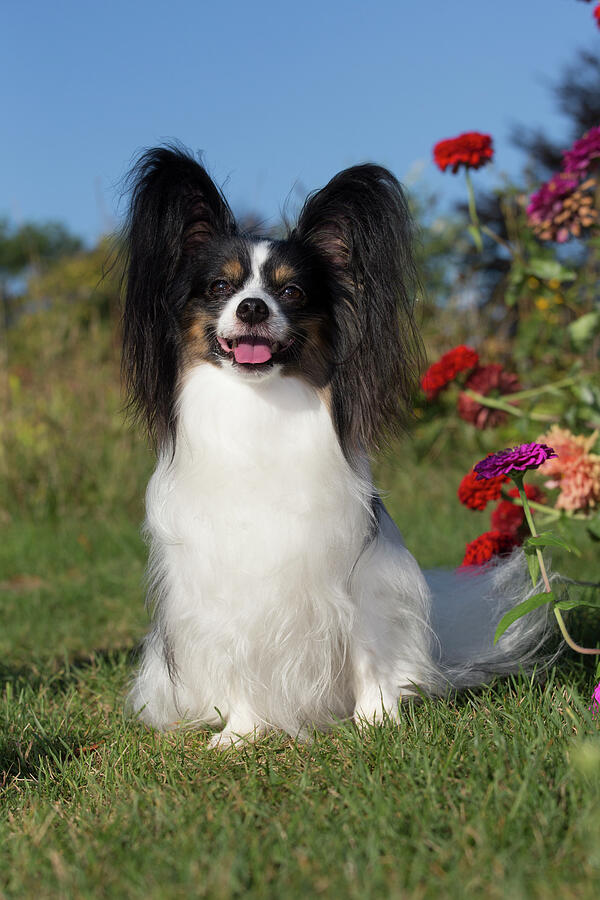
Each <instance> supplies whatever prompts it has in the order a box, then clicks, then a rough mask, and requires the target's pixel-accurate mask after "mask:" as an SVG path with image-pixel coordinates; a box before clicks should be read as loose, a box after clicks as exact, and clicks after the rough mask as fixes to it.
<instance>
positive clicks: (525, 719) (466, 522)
mask: <svg viewBox="0 0 600 900" xmlns="http://www.w3.org/2000/svg"><path fill="white" fill-rule="evenodd" d="M416 455H417V454H416V451H413V450H411V451H408V450H407V451H406V454H405V458H403V460H402V465H399V464H398V463H399V456H398V454H397V455H396V459H395V460H393V459H388V461H386V462H384V463H382V464H381V465H380V467H379V481H380V483H382V485H383V487H384V490H385V491H386V492H387V502H388V505H389V507H390V509H391V510H392V512H393V514H394V516H395V518H396V520H397V521H398V523H399V525H400V527H401V528H402V530H403V531H404V533H405V537H406V539H407V542H408V544H409V546H410V548H411V549H412V550H413V551H414V552H415V553H416V555H417V556H418V557H419V559H420V560H421V561H422V562H423V564H425V565H428V566H430V565H437V564H440V565H441V564H445V565H456V564H457V562H459V561H460V558H461V553H462V548H463V544H464V541H465V540H468V539H470V538H472V537H474V536H475V535H476V534H478V533H479V532H480V531H482V530H485V529H486V528H487V527H488V526H487V524H486V523H487V517H486V514H475V513H471V512H469V511H468V510H465V509H462V508H461V507H460V506H459V504H458V503H457V502H456V500H455V489H456V483H457V479H458V478H459V477H460V474H461V472H462V471H463V469H464V462H462V463H460V462H457V463H455V464H454V465H453V466H450V467H449V466H448V465H446V466H445V467H443V468H441V467H438V468H436V467H435V466H424V465H421V464H419V462H418V460H417V459H416V458H415V457H416ZM142 489H143V485H142V484H141V483H140V486H139V490H140V495H141V493H142ZM417 501H418V502H417ZM144 561H145V548H144V547H143V544H142V542H141V540H140V537H139V533H138V523H137V521H134V520H133V517H132V516H131V515H126V514H125V513H124V512H123V511H120V512H119V511H118V509H117V510H116V511H115V512H113V513H112V514H104V515H103V516H102V517H100V518H98V519H97V520H89V519H87V518H82V517H79V518H75V519H74V520H73V521H70V520H69V518H68V517H64V518H62V519H44V518H40V519H39V520H37V521H23V520H21V519H19V518H18V516H17V515H16V514H15V515H14V516H13V519H12V522H11V523H10V526H9V527H8V528H7V529H5V538H4V540H3V541H2V543H1V544H0V583H1V588H2V611H3V628H2V631H1V633H0V651H1V659H2V665H1V678H2V682H3V684H2V689H1V699H0V705H1V710H2V726H1V728H0V735H1V737H0V761H1V762H0V771H1V772H2V773H3V774H2V776H1V781H0V785H1V787H0V793H1V801H2V802H1V807H2V809H1V812H0V845H1V846H2V848H3V850H2V854H0V885H3V892H2V893H1V894H0V896H3V897H6V898H12V897H30V896H36V897H39V898H45V897H132V898H137V897H140V898H141V897H152V898H154V897H156V898H162V897H174V898H178V897H182V898H183V897H189V896H190V895H191V896H200V897H210V898H212V897H257V898H262V897H265V898H266V897H273V898H279V897H286V898H288V897H290V898H295V897H298V898H300V897H305V896H308V895H313V894H316V895H320V896H324V897H340V896H341V897H351V898H354V897H356V898H363V897H369V898H370V897H373V898H378V897H381V898H388V897H394V898H395V897H398V898H400V897H402V898H404V897H409V898H428V897H440V896H441V897H457V898H458V897H478V896H481V897H484V896H485V897H492V898H496V897H498V898H500V897H511V898H513V897H516V898H519V897H536V898H545V897H549V896H560V897H561V898H563V897H564V898H571V897H573V898H587V897H590V898H592V897H595V896H597V885H598V881H599V879H600V813H599V812H598V801H599V799H600V737H599V735H598V723H597V722H596V721H595V720H594V719H593V717H592V716H591V714H590V713H589V711H588V709H587V706H588V704H589V695H590V693H591V688H592V686H593V668H592V667H591V666H590V665H588V664H586V663H584V662H582V661H581V660H579V659H576V658H574V657H565V658H563V660H561V662H560V663H559V664H558V666H557V667H556V669H554V670H553V671H552V672H551V673H550V675H549V678H548V680H547V681H546V682H545V683H543V684H532V683H530V682H529V681H527V680H526V679H519V678H517V679H514V680H512V681H510V682H499V683H496V684H494V685H492V686H491V687H489V688H486V689H484V690H483V691H481V692H479V693H476V694H468V695H465V696H463V697H460V698H458V699H456V700H453V701H448V702H442V701H425V702H423V703H421V704H415V705H414V706H409V707H407V708H406V709H405V711H404V715H403V718H402V724H401V726H400V727H395V726H393V725H392V724H388V725H386V726H384V727H382V728H368V729H366V731H364V732H362V733H361V732H358V731H357V730H356V729H355V728H354V727H352V726H350V725H348V724H343V725H340V727H339V728H337V729H336V730H335V731H334V732H333V733H331V734H329V735H317V736H315V739H314V740H313V741H312V742H309V743H306V744H297V743H295V742H294V741H290V740H288V739H286V738H284V737H283V736H280V735H272V736H270V737H268V738H266V739H264V740H262V741H260V742H259V743H258V744H256V745H255V746H249V747H246V748H244V749H242V750H238V751H226V752H223V753H218V752H214V751H209V750H208V749H207V747H206V743H207V741H206V735H205V734H203V733H201V732H200V733H186V734H165V735H160V734H156V733H153V732H149V731H147V730H146V729H144V728H143V727H142V726H140V725H139V724H136V723H134V722H131V721H128V720H127V719H126V718H125V717H124V715H123V696H124V692H125V689H126V685H127V681H128V678H129V677H130V674H131V671H132V667H133V664H134V663H133V658H132V656H133V651H134V648H135V646H136V644H137V642H138V641H139V639H140V638H141V637H142V635H143V633H144V630H145V627H146V614H145V612H144V610H143V606H142V580H143V569H144ZM568 565H569V566H571V569H570V571H571V573H572V574H573V573H574V572H575V571H577V572H579V573H586V574H591V573H592V571H593V569H594V555H593V548H591V547H589V546H587V545H586V546H585V554H584V557H583V559H582V560H578V561H576V563H574V561H568ZM580 625H581V628H583V629H584V631H585V630H586V628H587V631H588V635H587V637H588V638H590V636H591V637H592V638H593V622H592V624H591V626H590V625H588V626H586V621H585V620H582V621H581V623H580ZM577 636H580V635H577ZM0 890H2V889H0Z"/></svg>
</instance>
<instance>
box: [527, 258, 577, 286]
mask: <svg viewBox="0 0 600 900" xmlns="http://www.w3.org/2000/svg"><path fill="white" fill-rule="evenodd" d="M527 274H528V275H534V276H535V277H536V278H541V279H542V280H543V281H550V280H551V279H553V278H556V280H557V281H575V279H576V278H577V273H576V272H573V270H572V269H567V268H565V266H562V265H561V264H560V263H559V262H558V260H556V259H530V260H529V262H528V263H527Z"/></svg>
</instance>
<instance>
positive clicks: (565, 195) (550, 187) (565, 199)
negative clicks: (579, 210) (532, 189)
mask: <svg viewBox="0 0 600 900" xmlns="http://www.w3.org/2000/svg"><path fill="white" fill-rule="evenodd" d="M578 187H579V175H575V174H573V173H570V172H569V173H565V172H559V173H558V175H553V176H552V178H551V179H550V180H549V181H547V182H546V183H545V184H543V185H542V186H541V188H540V189H539V191H536V193H535V194H532V195H531V197H530V198H529V206H528V207H527V218H528V219H529V224H530V225H531V227H532V228H533V230H534V231H535V232H536V233H537V234H538V236H539V237H541V238H543V240H555V241H557V242H558V243H559V244H562V243H564V242H565V241H566V240H568V239H569V227H568V226H569V220H570V219H571V218H572V215H571V211H570V209H568V207H567V206H566V203H568V204H571V203H572V198H573V196H574V195H575V193H576V191H577V188H578Z"/></svg>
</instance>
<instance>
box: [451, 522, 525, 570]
mask: <svg viewBox="0 0 600 900" xmlns="http://www.w3.org/2000/svg"><path fill="white" fill-rule="evenodd" d="M517 544H518V542H517V541H516V540H515V539H514V537H513V536H512V535H510V534H502V532H500V531H486V532H484V533H483V534H480V535H479V537H477V538H475V540H474V541H471V542H470V543H469V544H467V546H466V547H465V556H464V559H463V561H462V563H461V566H460V568H465V567H466V566H482V565H485V563H487V562H489V561H490V560H491V559H492V557H494V556H502V555H503V554H505V553H510V551H511V550H513V549H514V547H516V546H517Z"/></svg>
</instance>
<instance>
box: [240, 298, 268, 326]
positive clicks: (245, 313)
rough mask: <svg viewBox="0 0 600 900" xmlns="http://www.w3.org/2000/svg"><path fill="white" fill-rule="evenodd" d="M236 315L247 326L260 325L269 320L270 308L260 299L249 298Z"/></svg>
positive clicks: (243, 301)
mask: <svg viewBox="0 0 600 900" xmlns="http://www.w3.org/2000/svg"><path fill="white" fill-rule="evenodd" d="M235 314H236V316H237V317H238V319H241V321H242V322H245V323H246V325H258V323H259V322H264V321H265V319H268V318H269V307H268V306H267V304H266V303H265V301H264V300H261V299H260V298H259V297H247V298H246V299H245V300H242V302H241V303H240V305H239V306H238V308H237V309H236V311H235Z"/></svg>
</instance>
